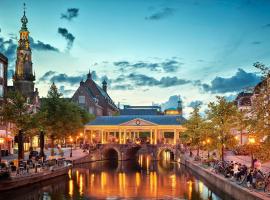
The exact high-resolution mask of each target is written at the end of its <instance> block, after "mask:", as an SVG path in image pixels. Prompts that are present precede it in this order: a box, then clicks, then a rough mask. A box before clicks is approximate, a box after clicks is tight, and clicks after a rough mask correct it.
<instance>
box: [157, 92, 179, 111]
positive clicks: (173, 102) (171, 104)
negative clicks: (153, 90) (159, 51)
mask: <svg viewBox="0 0 270 200" xmlns="http://www.w3.org/2000/svg"><path fill="white" fill-rule="evenodd" d="M179 99H180V100H182V98H181V96H180V95H173V96H170V97H169V100H168V101H166V102H164V103H161V104H160V106H161V109H162V110H166V109H169V108H177V107H178V101H179Z"/></svg>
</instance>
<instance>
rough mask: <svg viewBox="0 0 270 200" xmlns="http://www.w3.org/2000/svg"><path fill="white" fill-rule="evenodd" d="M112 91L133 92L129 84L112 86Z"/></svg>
mask: <svg viewBox="0 0 270 200" xmlns="http://www.w3.org/2000/svg"><path fill="white" fill-rule="evenodd" d="M111 89H112V90H134V87H133V86H132V85H131V84H122V85H121V84H119V85H114V86H113V87H112V88H111Z"/></svg>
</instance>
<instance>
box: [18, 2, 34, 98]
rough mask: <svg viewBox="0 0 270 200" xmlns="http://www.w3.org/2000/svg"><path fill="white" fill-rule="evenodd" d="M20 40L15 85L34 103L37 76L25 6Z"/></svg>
mask: <svg viewBox="0 0 270 200" xmlns="http://www.w3.org/2000/svg"><path fill="white" fill-rule="evenodd" d="M21 22H22V27H21V30H20V39H19V41H18V47H17V60H16V69H15V74H14V75H13V85H14V89H15V90H16V91H19V92H21V94H22V95H24V96H25V97H26V98H27V99H28V101H29V100H30V101H32V100H33V98H34V96H35V93H36V92H35V91H34V85H35V83H34V81H35V75H34V74H33V68H32V64H33V63H32V52H31V48H30V43H29V31H28V29H27V23H28V19H27V17H26V15H25V4H24V12H23V17H22V18H21Z"/></svg>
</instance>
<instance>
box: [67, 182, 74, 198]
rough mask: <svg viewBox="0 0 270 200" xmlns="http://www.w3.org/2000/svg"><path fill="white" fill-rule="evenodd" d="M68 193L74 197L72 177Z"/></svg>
mask: <svg viewBox="0 0 270 200" xmlns="http://www.w3.org/2000/svg"><path fill="white" fill-rule="evenodd" d="M68 194H69V195H70V196H71V197H72V196H73V180H72V179H70V180H69V182H68Z"/></svg>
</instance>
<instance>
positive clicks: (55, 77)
mask: <svg viewBox="0 0 270 200" xmlns="http://www.w3.org/2000/svg"><path fill="white" fill-rule="evenodd" d="M87 73H88V72H85V73H82V74H79V75H76V76H69V75H67V74H65V73H58V72H55V71H47V72H46V73H44V74H43V75H42V76H41V77H40V79H39V81H40V82H55V83H67V84H70V85H73V84H79V83H80V81H81V80H86V76H87ZM91 74H92V79H93V80H95V81H97V80H98V81H101V80H104V79H106V78H107V79H106V80H107V81H108V83H109V82H110V81H111V80H109V79H108V77H106V76H103V77H101V78H99V77H98V76H97V73H96V71H92V72H91Z"/></svg>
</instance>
